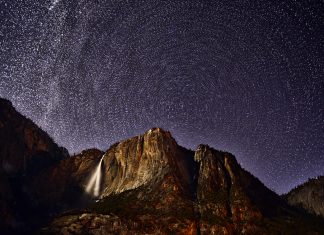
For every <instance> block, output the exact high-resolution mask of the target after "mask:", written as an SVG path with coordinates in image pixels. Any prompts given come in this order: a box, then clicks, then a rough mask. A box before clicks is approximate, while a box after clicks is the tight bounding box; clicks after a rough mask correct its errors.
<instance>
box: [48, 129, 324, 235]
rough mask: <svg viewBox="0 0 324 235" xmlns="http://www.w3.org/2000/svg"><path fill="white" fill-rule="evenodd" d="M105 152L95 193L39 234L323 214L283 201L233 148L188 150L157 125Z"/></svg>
mask: <svg viewBox="0 0 324 235" xmlns="http://www.w3.org/2000/svg"><path fill="white" fill-rule="evenodd" d="M103 159H104V160H103V163H104V164H103V167H102V172H103V175H104V178H103V181H102V184H101V194H100V196H99V198H100V200H99V201H98V202H96V203H93V204H92V205H91V206H90V207H88V209H86V210H83V211H75V212H73V211H72V212H69V213H67V214H63V215H62V216H59V217H57V218H55V219H54V220H53V221H52V223H51V224H50V225H49V226H47V227H46V228H44V229H43V230H42V232H43V233H44V234H103V233H104V234H120V233H123V234H143V233H145V234H170V233H174V234H243V233H245V234H298V232H300V233H299V234H320V233H321V231H324V228H323V226H322V225H320V223H322V222H323V221H318V220H316V219H314V220H313V218H312V217H307V216H306V217H305V216H304V215H302V214H300V213H299V212H298V211H297V210H295V209H293V208H291V207H290V206H288V205H287V204H286V203H285V202H284V200H282V199H281V198H280V197H279V196H278V195H277V194H275V193H274V192H272V191H271V190H269V189H268V188H266V187H265V186H264V185H263V184H262V183H261V182H260V181H259V180H258V179H257V178H255V177H254V176H252V175H251V174H250V173H248V172H247V171H245V170H244V169H242V168H241V167H240V165H239V164H238V163H237V161H236V159H235V157H234V156H233V155H231V154H229V153H225V152H220V151H217V150H214V149H212V148H210V147H208V146H206V145H200V146H199V147H198V148H197V150H196V151H195V152H193V151H190V150H186V149H184V148H182V147H181V146H178V145H177V143H176V142H175V140H174V139H173V138H172V136H171V134H170V133H169V132H166V131H164V130H162V129H160V128H154V129H151V130H149V131H148V132H146V133H145V134H144V135H141V136H138V137H134V138H131V139H128V140H125V141H122V142H120V143H117V144H115V145H113V146H112V147H111V148H110V149H109V150H108V151H107V152H106V153H105V154H104V158H103ZM305 218H310V219H309V220H307V219H305ZM296 228H297V231H298V232H296Z"/></svg>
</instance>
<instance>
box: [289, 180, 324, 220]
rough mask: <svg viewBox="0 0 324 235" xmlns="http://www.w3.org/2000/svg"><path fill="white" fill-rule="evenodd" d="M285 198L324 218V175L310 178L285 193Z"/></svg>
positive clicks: (292, 203)
mask: <svg viewBox="0 0 324 235" xmlns="http://www.w3.org/2000/svg"><path fill="white" fill-rule="evenodd" d="M284 198H286V200H287V201H288V203H289V204H290V205H293V206H297V207H300V208H303V209H305V210H306V211H308V212H310V213H313V214H315V215H318V216H322V217H323V218H324V176H320V177H317V178H315V179H310V180H308V181H307V182H306V183H304V184H302V185H299V186H298V187H296V188H294V189H293V190H291V191H290V192H289V193H288V194H286V195H284Z"/></svg>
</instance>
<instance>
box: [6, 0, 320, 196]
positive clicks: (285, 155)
mask: <svg viewBox="0 0 324 235" xmlns="http://www.w3.org/2000/svg"><path fill="white" fill-rule="evenodd" d="M0 23H1V24H0V43H1V44H0V96H1V97H4V98H7V99H10V100H11V101H12V102H13V104H14V106H15V107H16V108H17V109H18V110H19V111H20V112H22V113H23V114H24V115H26V116H27V117H29V118H31V119H32V120H33V121H34V122H35V123H37V124H38V125H40V126H41V127H42V128H43V129H44V130H46V131H47V132H48V133H49V134H50V135H51V136H52V137H53V138H54V140H55V141H56V142H57V143H58V144H60V145H62V146H65V147H66V148H68V150H69V152H70V153H77V152H80V151H81V150H83V149H86V148H90V147H96V148H99V149H103V150H105V149H107V148H108V147H109V146H110V145H111V144H113V143H115V142H117V141H119V140H122V139H125V138H129V137H132V136H135V135H138V134H141V133H143V132H144V131H146V130H147V129H150V128H152V127H156V126H158V127H162V128H164V129H166V130H169V131H171V132H172V134H173V136H174V137H175V139H176V140H177V141H178V143H179V144H180V145H182V146H184V147H187V148H190V149H195V148H196V146H197V145H198V144H200V143H205V144H209V145H210V146H213V147H214V148H216V149H221V150H226V151H229V152H232V153H233V154H235V155H236V157H237V159H238V161H239V162H240V164H241V165H242V166H243V167H244V168H245V169H247V170H248V171H250V172H252V173H253V174H254V175H256V176H257V177H259V178H260V179H261V181H262V182H264V183H265V185H267V186H268V187H270V188H271V189H273V190H275V191H276V192H278V193H284V192H287V191H288V190H289V189H291V188H292V187H294V186H296V185H297V184H299V183H302V182H304V181H306V180H307V179H308V178H309V177H315V176H318V175H323V174H324V170H323V169H324V117H323V114H324V110H323V109H324V77H323V76H324V55H323V54H324V53H323V52H324V3H323V1H320V0H313V1H280V2H273V1H202V0H197V1H174V0H172V1H104V0H97V1H90V0H61V1H59V0H53V1H44V0H40V1H33V0H25V1H22V0H11V1H9V0H1V1H0Z"/></svg>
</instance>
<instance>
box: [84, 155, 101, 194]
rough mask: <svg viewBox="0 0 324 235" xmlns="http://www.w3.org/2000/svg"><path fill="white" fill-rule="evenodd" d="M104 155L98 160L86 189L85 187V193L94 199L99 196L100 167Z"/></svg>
mask: <svg viewBox="0 0 324 235" xmlns="http://www.w3.org/2000/svg"><path fill="white" fill-rule="evenodd" d="M104 156H105V155H103V156H102V157H101V159H100V162H99V164H98V166H97V168H96V170H95V171H94V172H93V174H92V176H91V178H90V180H89V182H88V184H87V187H86V192H87V193H89V194H90V195H93V196H95V197H98V196H99V192H100V181H101V165H102V160H103V158H104Z"/></svg>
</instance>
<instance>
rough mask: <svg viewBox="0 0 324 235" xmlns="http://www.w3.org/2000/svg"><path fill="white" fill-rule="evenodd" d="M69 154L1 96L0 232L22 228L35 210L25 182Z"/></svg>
mask: <svg viewBox="0 0 324 235" xmlns="http://www.w3.org/2000/svg"><path fill="white" fill-rule="evenodd" d="M67 156H68V152H67V150H65V149H64V148H60V147H59V146H57V145H56V144H55V143H54V141H53V140H52V139H51V138H50V137H49V136H48V135H47V134H46V132H44V131H43V130H41V129H40V128H39V127H37V126H36V125H35V124H34V123H33V122H32V121H31V120H29V119H27V118H25V117H24V116H22V115H21V114H20V113H18V112H17V111H16V110H15V109H14V108H13V106H12V104H11V103H10V101H8V100H5V99H1V98H0V163H1V164H0V176H1V177H0V213H1V215H2V216H3V217H2V219H1V220H0V229H1V231H2V232H4V233H5V234H6V233H10V232H11V231H12V230H14V229H16V228H20V227H24V222H25V221H26V219H27V218H30V217H32V216H30V210H33V209H35V207H34V198H32V197H31V193H32V190H31V188H29V187H28V186H27V185H28V184H29V182H32V181H33V180H34V179H35V178H37V176H38V175H39V174H40V173H41V172H42V171H44V170H46V169H47V168H48V167H50V166H51V165H54V164H56V163H58V162H59V161H60V160H61V159H64V158H66V157H67Z"/></svg>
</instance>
